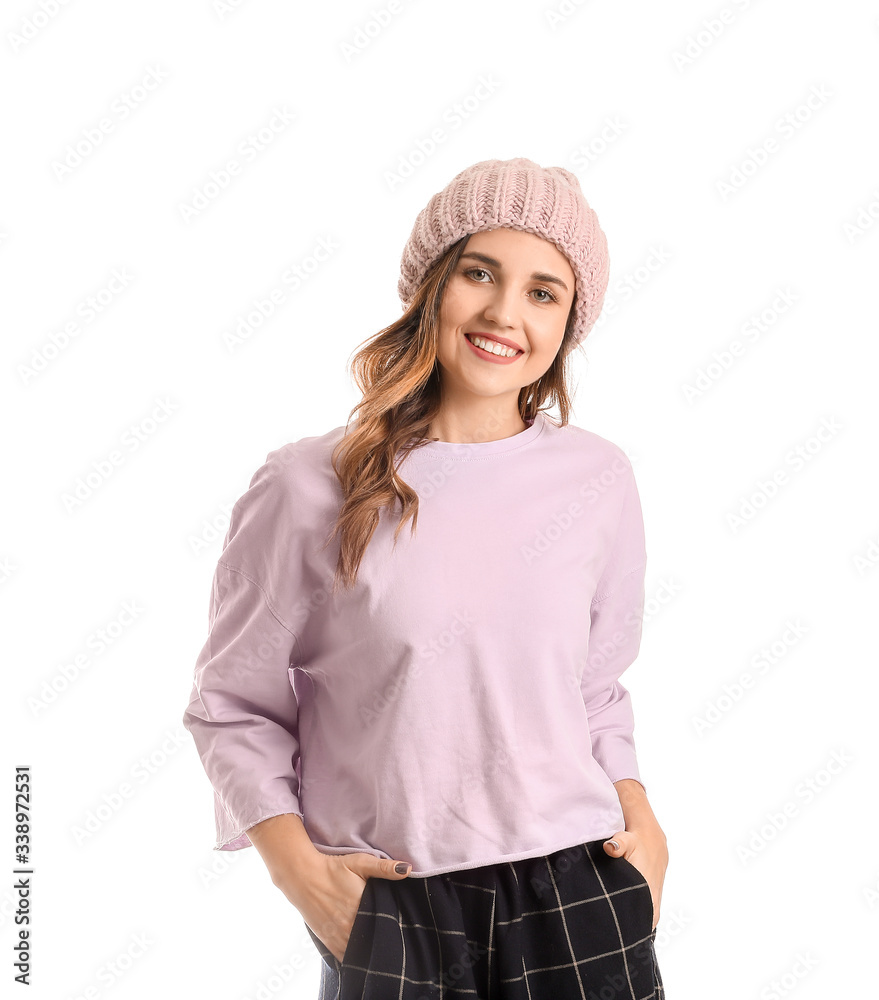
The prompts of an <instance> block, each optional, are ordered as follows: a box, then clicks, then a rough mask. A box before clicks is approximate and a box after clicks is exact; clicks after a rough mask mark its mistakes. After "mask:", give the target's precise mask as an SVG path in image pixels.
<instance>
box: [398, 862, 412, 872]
mask: <svg viewBox="0 0 879 1000" xmlns="http://www.w3.org/2000/svg"><path fill="white" fill-rule="evenodd" d="M411 868H412V865H407V864H405V863H404V862H403V861H400V862H398V863H397V864H395V865H394V871H395V872H396V873H397V874H398V875H408V874H409V871H410V869H411Z"/></svg>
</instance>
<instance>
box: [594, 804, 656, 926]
mask: <svg viewBox="0 0 879 1000" xmlns="http://www.w3.org/2000/svg"><path fill="white" fill-rule="evenodd" d="M614 841H616V843H617V844H619V847H618V848H615V847H614V844H613V842H614ZM604 849H605V851H607V853H608V854H610V855H611V856H612V857H614V858H625V859H626V861H628V862H629V863H630V864H632V865H634V866H635V868H637V869H638V871H639V872H641V874H642V875H643V876H644V878H645V879H646V880H647V884H648V885H649V886H650V895H651V896H652V897H653V928H655V927H656V925H657V924H658V923H659V905H660V902H661V900H662V883H663V882H664V881H665V870H666V868H668V847H667V845H666V839H665V834H664V833H663V832H662V830H661V829H660V827H659V824H658V823H655V822H653V823H646V824H644V825H642V826H639V827H637V828H635V829H631V828H630V829H628V830H620V831H618V832H617V833H615V834H614V835H613V837H612V838H610V839H609V840H606V841H605V842H604Z"/></svg>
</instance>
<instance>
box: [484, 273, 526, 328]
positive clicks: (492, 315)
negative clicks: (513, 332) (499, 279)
mask: <svg viewBox="0 0 879 1000" xmlns="http://www.w3.org/2000/svg"><path fill="white" fill-rule="evenodd" d="M483 315H484V316H485V318H486V319H487V320H490V321H491V322H492V323H497V325H498V326H506V327H513V328H515V327H517V326H518V324H519V321H520V318H521V305H520V302H519V297H518V293H517V292H516V290H515V289H514V288H512V287H509V286H508V287H505V286H503V285H500V284H498V285H495V287H494V289H493V293H492V295H491V296H490V298H489V300H488V302H486V304H485V308H484V309H483Z"/></svg>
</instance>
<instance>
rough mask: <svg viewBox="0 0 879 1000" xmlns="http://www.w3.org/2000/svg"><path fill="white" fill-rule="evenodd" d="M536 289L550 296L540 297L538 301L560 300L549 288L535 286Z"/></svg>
mask: <svg viewBox="0 0 879 1000" xmlns="http://www.w3.org/2000/svg"><path fill="white" fill-rule="evenodd" d="M534 291H535V292H543V294H544V295H548V296H549V298H548V299H539V300H538V301H540V302H558V299H557V298H556V297H555V295H553V294H552V292H551V291H550V290H549V289H548V288H535V289H534Z"/></svg>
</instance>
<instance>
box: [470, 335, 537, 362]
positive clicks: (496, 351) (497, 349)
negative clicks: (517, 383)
mask: <svg viewBox="0 0 879 1000" xmlns="http://www.w3.org/2000/svg"><path fill="white" fill-rule="evenodd" d="M464 336H465V337H466V338H467V339H468V340H469V341H470V343H471V344H473V346H474V347H478V348H479V349H480V350H482V351H485V352H486V353H487V354H493V355H495V357H498V358H515V357H517V356H518V355H519V354H523V353H524V352H523V351H520V350H516V349H515V348H513V347H507V345H506V344H501V343H499V342H498V341H497V340H492V339H491V338H490V337H480V336H479V335H478V334H474V333H465V334H464Z"/></svg>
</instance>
